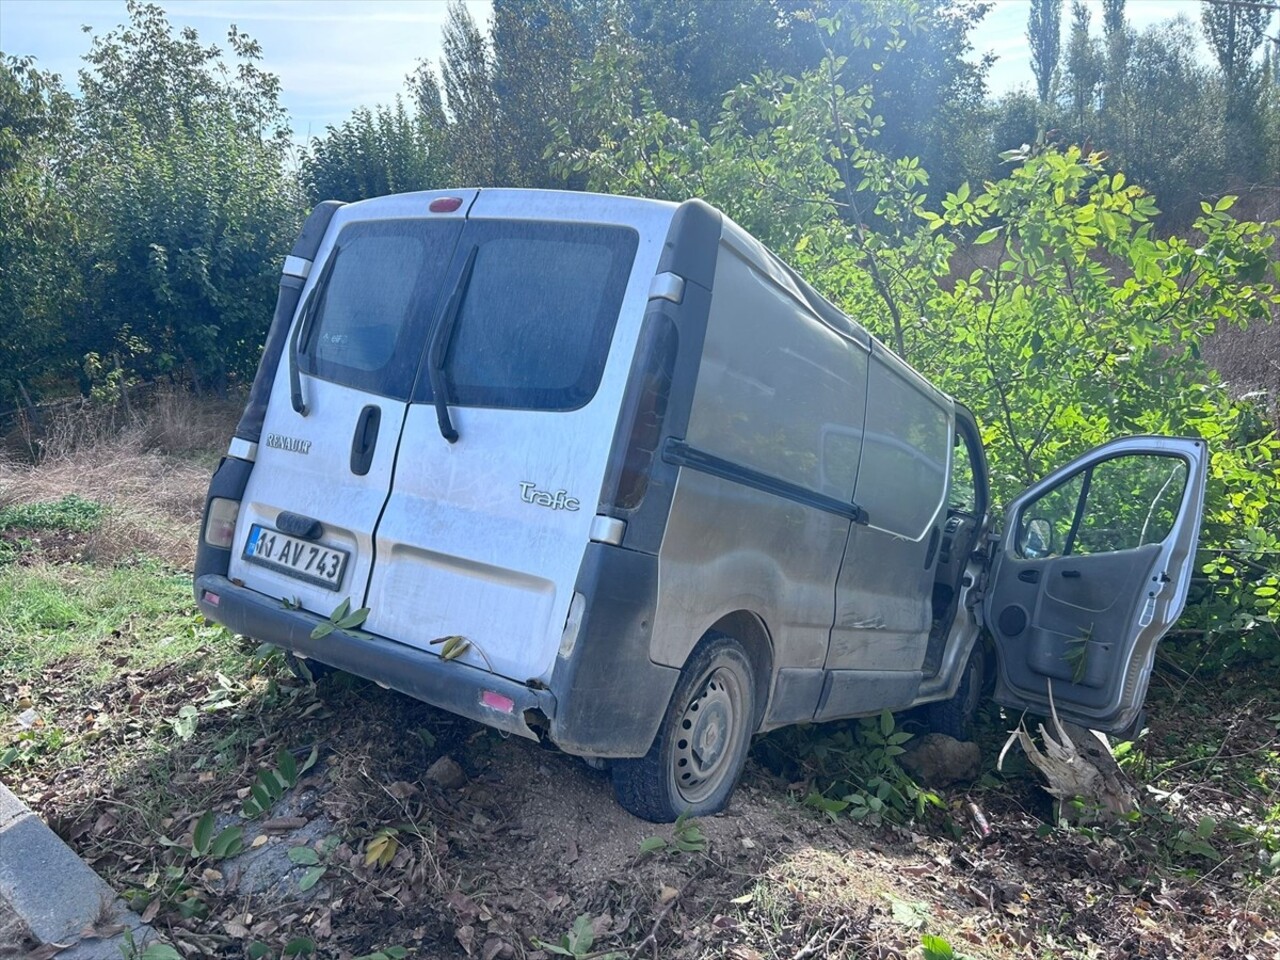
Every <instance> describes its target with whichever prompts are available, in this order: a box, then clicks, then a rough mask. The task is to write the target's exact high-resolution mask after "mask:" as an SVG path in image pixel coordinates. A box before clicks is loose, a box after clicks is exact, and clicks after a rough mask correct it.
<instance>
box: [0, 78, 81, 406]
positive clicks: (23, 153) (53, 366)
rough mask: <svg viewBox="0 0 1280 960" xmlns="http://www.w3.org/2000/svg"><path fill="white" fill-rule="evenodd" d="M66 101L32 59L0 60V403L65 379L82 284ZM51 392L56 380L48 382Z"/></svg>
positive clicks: (55, 80)
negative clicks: (68, 180)
mask: <svg viewBox="0 0 1280 960" xmlns="http://www.w3.org/2000/svg"><path fill="white" fill-rule="evenodd" d="M72 111H73V101H72V99H71V97H70V96H69V95H68V94H67V92H66V91H65V90H64V89H63V88H62V84H61V82H60V81H59V79H58V77H57V76H55V75H53V74H50V73H46V72H43V71H41V70H39V69H37V68H36V66H35V63H34V62H33V61H32V60H31V59H30V58H18V57H0V356H3V357H4V358H5V360H4V363H3V364H0V407H8V406H12V405H14V404H16V403H19V402H21V403H23V404H29V403H30V402H31V399H32V395H33V394H34V395H37V396H38V395H39V392H40V387H41V386H42V385H44V384H42V381H45V380H46V378H50V379H51V380H52V379H53V378H52V377H51V375H57V374H61V375H63V376H65V375H66V374H67V372H68V368H69V367H70V363H69V358H68V356H67V353H66V350H65V342H66V336H67V326H68V321H69V320H70V318H72V317H73V316H74V315H75V313H76V306H77V302H78V297H79V292H80V285H79V283H78V278H77V270H76V266H77V264H76V255H77V250H78V247H79V240H80V237H79V230H78V223H77V220H76V216H75V211H74V209H73V207H72V204H71V202H70V198H69V197H68V195H67V191H66V189H65V188H64V187H65V181H64V179H63V177H64V174H65V166H66V161H67V157H66V153H65V147H66V144H67V143H68V142H70V141H71V140H72V139H73V138H72V136H71V129H72V127H71V118H72ZM47 385H49V386H56V381H54V382H50V383H49V384H47Z"/></svg>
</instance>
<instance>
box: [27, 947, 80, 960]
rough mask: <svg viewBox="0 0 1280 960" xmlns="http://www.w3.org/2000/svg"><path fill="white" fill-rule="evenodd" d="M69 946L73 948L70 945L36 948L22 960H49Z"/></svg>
mask: <svg viewBox="0 0 1280 960" xmlns="http://www.w3.org/2000/svg"><path fill="white" fill-rule="evenodd" d="M69 946H71V944H69V943H46V944H43V945H42V946H39V947H36V948H35V949H34V950H32V951H31V952H30V953H28V954H27V955H26V956H25V957H23V958H22V960H49V958H50V957H55V956H57V955H58V954H60V953H61V952H62V951H63V950H66V949H67V948H68V947H69Z"/></svg>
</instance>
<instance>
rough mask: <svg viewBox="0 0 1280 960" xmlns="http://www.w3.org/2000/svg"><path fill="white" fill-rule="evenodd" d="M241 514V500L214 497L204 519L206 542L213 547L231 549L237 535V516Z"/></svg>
mask: <svg viewBox="0 0 1280 960" xmlns="http://www.w3.org/2000/svg"><path fill="white" fill-rule="evenodd" d="M239 516H240V501H239V500H227V499H225V498H223V497H214V498H213V499H212V500H210V501H209V512H208V514H207V515H206V517H205V521H204V542H205V543H207V544H209V546H211V547H218V548H219V549H221V550H230V549H231V543H232V541H233V540H235V537H236V518H237V517H239Z"/></svg>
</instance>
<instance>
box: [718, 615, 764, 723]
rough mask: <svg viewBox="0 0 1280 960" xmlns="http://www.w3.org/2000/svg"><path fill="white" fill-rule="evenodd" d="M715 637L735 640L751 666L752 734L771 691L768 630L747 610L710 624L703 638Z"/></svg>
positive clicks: (723, 617)
mask: <svg viewBox="0 0 1280 960" xmlns="http://www.w3.org/2000/svg"><path fill="white" fill-rule="evenodd" d="M715 634H720V635H723V636H726V637H732V638H733V639H734V640H737V641H738V643H740V644H741V645H742V649H743V650H744V651H746V654H747V659H748V660H749V661H750V663H751V672H752V673H753V674H754V679H755V701H756V702H755V713H756V715H755V717H754V718H753V719H752V732H755V731H756V730H758V729H759V727H760V723H761V721H762V720H763V719H764V715H765V707H766V706H767V703H768V699H769V692H770V690H771V689H772V687H773V683H772V680H773V640H772V638H771V637H770V636H769V628H768V627H767V626H766V625H765V622H764V620H763V619H761V617H760V616H759V615H758V614H755V613H753V612H751V611H750V610H735V611H733V612H732V613H726V614H725V615H724V616H722V617H721V618H720V619H719V620H717V621H716V622H715V623H713V624H712V625H711V627H710V628H709V629H708V630H707V631H706V632H705V633H704V634H703V636H704V637H705V636H708V635H715Z"/></svg>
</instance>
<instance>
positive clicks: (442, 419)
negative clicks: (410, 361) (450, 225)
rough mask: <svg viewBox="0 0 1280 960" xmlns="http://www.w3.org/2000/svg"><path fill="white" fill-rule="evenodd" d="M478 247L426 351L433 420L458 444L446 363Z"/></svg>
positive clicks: (441, 430)
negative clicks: (451, 409)
mask: <svg viewBox="0 0 1280 960" xmlns="http://www.w3.org/2000/svg"><path fill="white" fill-rule="evenodd" d="M479 251H480V247H479V246H474V247H472V248H471V250H470V252H469V253H468V254H467V262H466V263H465V264H463V267H462V273H461V274H460V275H459V276H458V282H457V283H456V284H455V285H454V288H453V292H452V293H451V294H449V302H448V303H447V304H445V308H444V313H443V314H441V315H440V320H439V322H438V323H437V324H436V329H435V331H434V332H433V333H432V335H431V345H430V346H429V347H428V348H427V375H428V376H429V377H430V379H431V399H432V400H433V401H434V402H435V407H436V421H437V422H438V423H439V424H440V436H442V437H444V438H445V439H446V440H448V441H449V442H450V443H457V442H458V431H457V430H455V429H454V428H453V420H452V419H450V417H449V393H448V388H447V386H446V383H445V361H446V360H447V359H448V357H449V344H450V343H452V342H453V331H454V328H455V327H456V326H457V325H458V314H459V313H461V312H462V301H463V299H464V298H465V297H466V295H467V287H468V286H470V285H471V274H472V273H473V272H474V271H475V268H476V254H477V253H479Z"/></svg>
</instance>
